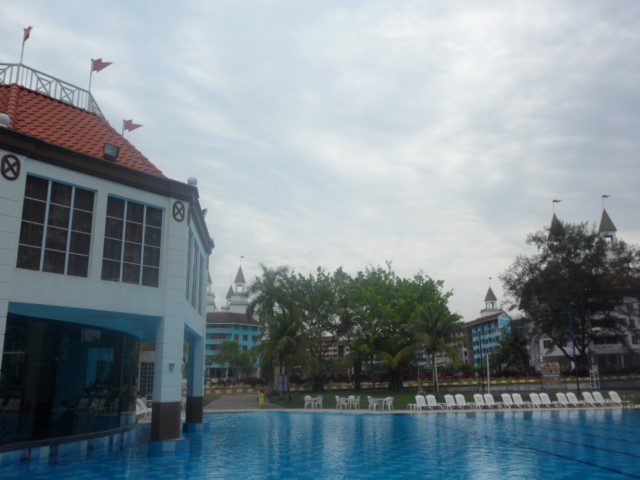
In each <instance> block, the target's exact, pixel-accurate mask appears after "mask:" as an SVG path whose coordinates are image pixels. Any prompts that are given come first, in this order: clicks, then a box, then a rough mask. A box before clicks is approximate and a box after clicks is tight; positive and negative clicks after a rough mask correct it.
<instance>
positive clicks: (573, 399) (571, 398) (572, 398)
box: [566, 392, 584, 407]
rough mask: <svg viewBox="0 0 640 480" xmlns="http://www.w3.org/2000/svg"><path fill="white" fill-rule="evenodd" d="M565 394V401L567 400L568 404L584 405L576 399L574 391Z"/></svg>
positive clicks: (573, 405) (574, 405)
mask: <svg viewBox="0 0 640 480" xmlns="http://www.w3.org/2000/svg"><path fill="white" fill-rule="evenodd" d="M566 396H567V401H568V402H569V405H571V406H572V407H582V406H583V405H584V403H583V402H581V401H580V400H578V397H576V394H575V393H573V392H568V393H567V395H566Z"/></svg>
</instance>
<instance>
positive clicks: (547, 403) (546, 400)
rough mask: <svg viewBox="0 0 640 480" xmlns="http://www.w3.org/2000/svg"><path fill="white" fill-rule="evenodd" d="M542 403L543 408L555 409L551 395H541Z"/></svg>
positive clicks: (543, 393)
mask: <svg viewBox="0 0 640 480" xmlns="http://www.w3.org/2000/svg"><path fill="white" fill-rule="evenodd" d="M540 403H541V404H542V406H543V407H548V408H551V407H553V402H552V401H551V399H550V398H549V394H548V393H545V392H542V393H541V394H540Z"/></svg>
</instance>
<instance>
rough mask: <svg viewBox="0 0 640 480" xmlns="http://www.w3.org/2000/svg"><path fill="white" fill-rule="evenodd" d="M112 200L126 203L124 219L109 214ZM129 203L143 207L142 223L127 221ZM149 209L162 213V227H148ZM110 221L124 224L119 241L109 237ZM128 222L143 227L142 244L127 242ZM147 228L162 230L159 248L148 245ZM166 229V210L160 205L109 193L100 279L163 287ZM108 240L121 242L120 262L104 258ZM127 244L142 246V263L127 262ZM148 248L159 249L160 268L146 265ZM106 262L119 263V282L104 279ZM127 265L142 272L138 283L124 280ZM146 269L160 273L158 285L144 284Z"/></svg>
mask: <svg viewBox="0 0 640 480" xmlns="http://www.w3.org/2000/svg"><path fill="white" fill-rule="evenodd" d="M111 198H113V199H115V200H120V201H123V202H124V209H123V212H122V218H118V217H113V216H111V215H109V214H108V209H109V200H110V199H111ZM129 203H134V204H138V205H141V206H142V207H143V210H142V222H136V221H133V220H128V219H127V213H128V211H129ZM148 208H154V209H156V210H158V211H160V226H159V227H156V226H153V225H147V209H148ZM108 219H113V220H118V221H121V222H122V227H121V230H120V235H121V236H120V238H119V239H118V238H113V237H110V236H107V220H108ZM128 222H129V223H134V224H136V225H141V226H142V233H141V238H140V243H137V242H132V241H127V239H126V233H127V223H128ZM147 227H151V228H156V229H158V230H160V243H159V245H158V246H155V245H151V244H147V243H146V233H147ZM164 229H165V208H163V207H160V206H158V205H154V204H151V203H148V202H144V201H140V200H134V199H131V198H128V197H123V196H121V195H117V194H111V193H109V194H108V195H107V205H106V209H105V226H104V235H103V249H102V261H101V272H100V279H101V280H103V281H106V282H117V283H125V284H127V285H138V286H140V287H151V288H160V286H161V276H160V270H161V266H162V244H163V238H162V237H163V233H164ZM107 240H112V241H118V242H120V258H119V259H118V260H115V259H113V258H106V257H105V256H104V248H105V245H106V241H107ZM126 243H131V244H134V245H139V246H140V263H137V264H136V263H132V262H125V259H124V256H125V244H126ZM147 248H157V249H158V266H157V267H155V266H153V265H145V263H144V254H145V251H146V249H147ZM105 260H106V261H109V262H116V261H117V262H118V263H119V265H120V269H119V273H118V279H117V280H112V279H108V278H103V272H104V261H105ZM125 263H126V264H127V265H137V266H138V267H140V271H139V272H138V281H137V282H136V283H134V282H129V281H125V280H124V267H125ZM145 267H147V268H153V269H156V270H157V271H158V282H157V284H156V285H146V284H144V283H142V282H143V275H144V268H145Z"/></svg>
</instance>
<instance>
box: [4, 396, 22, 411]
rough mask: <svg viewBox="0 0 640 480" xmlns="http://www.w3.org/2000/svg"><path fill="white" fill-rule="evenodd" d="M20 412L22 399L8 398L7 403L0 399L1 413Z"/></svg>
mask: <svg viewBox="0 0 640 480" xmlns="http://www.w3.org/2000/svg"><path fill="white" fill-rule="evenodd" d="M19 411H20V399H19V398H8V399H7V401H6V402H5V400H4V399H3V398H0V413H6V414H14V413H18V412H19Z"/></svg>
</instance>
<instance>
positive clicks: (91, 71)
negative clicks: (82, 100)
mask: <svg viewBox="0 0 640 480" xmlns="http://www.w3.org/2000/svg"><path fill="white" fill-rule="evenodd" d="M92 77H93V58H92V59H91V69H90V70H89V93H91V78H92Z"/></svg>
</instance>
